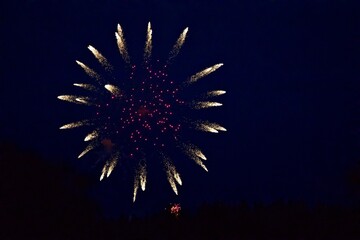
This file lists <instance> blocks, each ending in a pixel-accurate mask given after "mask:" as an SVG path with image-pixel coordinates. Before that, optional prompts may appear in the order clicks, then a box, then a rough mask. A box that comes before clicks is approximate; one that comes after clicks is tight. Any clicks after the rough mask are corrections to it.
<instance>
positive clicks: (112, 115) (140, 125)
mask: <svg viewBox="0 0 360 240" xmlns="http://www.w3.org/2000/svg"><path fill="white" fill-rule="evenodd" d="M187 32H188V28H185V30H184V31H183V32H182V33H181V34H180V36H179V38H178V39H177V41H176V43H175V44H174V46H173V49H172V50H171V51H170V54H169V57H168V60H167V61H165V62H166V63H165V64H163V65H161V64H160V62H159V60H157V61H152V60H151V54H152V33H153V31H152V28H151V24H150V23H148V27H147V35H146V41H145V47H144V62H143V64H142V65H141V66H140V67H138V66H136V65H135V64H133V63H132V62H131V59H130V56H129V54H128V50H127V46H126V42H125V38H124V34H123V30H122V28H121V26H120V25H118V26H117V31H116V32H115V37H116V41H117V46H118V49H119V52H120V55H121V57H122V59H123V60H124V62H125V66H126V67H125V70H126V77H123V76H121V77H119V76H120V75H119V74H118V73H116V72H115V71H116V69H115V68H114V67H113V65H112V64H110V62H109V61H108V59H106V58H105V57H104V56H103V55H102V54H101V53H100V52H99V51H98V50H97V49H96V48H94V47H93V46H90V45H89V46H88V49H89V50H90V51H91V53H92V54H93V55H94V57H95V58H96V59H97V61H98V62H99V64H100V65H101V67H102V68H101V70H99V71H97V70H96V71H95V70H94V69H92V68H90V67H89V66H87V65H85V64H84V63H82V62H80V61H76V63H77V64H78V65H79V66H80V67H81V68H82V69H83V70H84V71H85V73H86V74H87V75H88V76H89V77H90V78H92V79H94V80H95V81H94V82H93V83H91V84H90V83H74V86H76V87H79V88H82V89H83V90H84V91H85V92H87V95H86V96H79V95H61V96H58V98H59V99H60V100H63V101H67V102H71V103H75V104H80V105H85V106H90V107H91V108H92V109H93V111H92V112H93V114H92V116H90V117H88V118H87V119H83V120H80V121H76V122H72V123H68V124H65V125H63V126H61V127H60V129H71V128H77V127H82V126H85V127H88V128H91V129H90V131H89V133H88V134H87V135H86V136H85V138H84V141H85V142H88V145H87V146H86V147H85V149H84V150H83V151H82V152H81V153H80V155H79V156H78V158H81V157H83V156H84V155H85V154H87V153H88V152H90V151H92V150H94V149H100V150H101V151H105V152H106V153H107V156H108V158H107V159H106V160H105V163H104V166H103V168H102V171H101V175H100V180H103V179H104V178H105V177H109V176H110V174H111V173H112V172H113V170H114V168H115V167H116V166H119V165H120V164H119V163H122V162H127V163H129V164H131V165H132V166H133V168H134V171H135V174H134V191H133V201H135V200H136V196H137V192H138V190H139V189H141V190H142V191H144V190H145V188H146V181H147V159H148V158H149V156H153V155H154V154H153V153H154V152H157V153H158V154H157V156H158V158H160V159H161V162H162V163H163V165H164V170H165V172H166V175H167V179H168V182H169V184H170V186H171V188H172V189H173V191H174V192H175V194H178V189H177V185H182V180H181V178H180V174H179V173H178V172H177V170H176V168H175V165H174V164H173V162H172V161H171V159H170V157H168V155H167V152H169V149H173V148H174V147H175V148H177V149H179V150H180V151H182V152H183V153H184V154H185V155H186V156H187V157H188V158H190V159H193V160H194V161H195V163H197V164H198V165H199V166H201V167H202V168H203V169H204V170H206V171H208V169H207V168H206V166H205V164H204V161H205V160H206V157H205V155H204V154H203V153H202V151H201V150H200V149H199V148H198V147H197V146H195V145H193V144H192V143H189V142H185V141H182V140H180V139H182V135H183V134H182V133H183V132H184V130H186V129H195V130H199V131H204V132H209V133H218V132H219V131H226V129H225V128H224V127H222V126H220V125H219V124H217V123H212V122H208V121H201V120H190V121H189V120H188V119H187V120H186V121H185V120H184V119H185V118H184V116H183V113H184V111H186V109H192V110H189V111H195V110H199V109H203V108H211V107H218V106H221V105H222V104H221V103H218V102H211V101H207V99H209V98H212V97H216V96H219V95H223V94H225V91H224V90H212V91H209V92H207V93H206V94H205V95H203V97H202V99H200V100H199V99H198V100H197V101H185V100H184V98H182V96H181V92H182V91H183V90H184V89H186V88H187V87H189V86H191V85H193V84H195V83H196V82H197V81H198V80H199V79H201V78H203V77H205V76H207V75H209V74H210V73H212V72H214V71H216V70H217V69H218V68H220V67H221V66H222V65H223V64H222V63H218V64H215V65H213V66H211V67H208V68H205V69H204V70H201V71H199V72H198V73H195V74H193V75H191V76H190V77H189V78H188V79H186V80H184V81H182V82H181V83H177V82H176V81H175V80H174V79H173V78H171V76H170V77H169V75H168V68H169V64H171V63H172V61H173V59H174V58H175V57H176V56H177V55H178V53H179V51H180V49H181V47H182V46H183V44H184V42H185V39H186V34H187ZM120 78H121V79H120ZM184 109H185V110H184ZM189 125H191V126H189ZM153 158H154V157H153Z"/></svg>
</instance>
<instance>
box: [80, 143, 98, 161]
mask: <svg viewBox="0 0 360 240" xmlns="http://www.w3.org/2000/svg"><path fill="white" fill-rule="evenodd" d="M96 146H97V143H95V142H91V143H90V144H89V145H88V146H87V147H86V148H85V149H84V151H82V152H81V153H80V155H79V156H78V158H81V157H82V156H84V155H85V154H87V153H88V152H90V151H91V150H93V149H94V148H95V147H96Z"/></svg>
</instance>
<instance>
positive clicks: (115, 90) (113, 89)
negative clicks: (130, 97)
mask: <svg viewBox="0 0 360 240" xmlns="http://www.w3.org/2000/svg"><path fill="white" fill-rule="evenodd" d="M105 88H106V90H108V91H109V92H110V93H112V94H113V95H115V96H117V97H120V96H121V95H122V94H121V90H120V88H118V87H117V86H115V85H111V84H106V85H105Z"/></svg>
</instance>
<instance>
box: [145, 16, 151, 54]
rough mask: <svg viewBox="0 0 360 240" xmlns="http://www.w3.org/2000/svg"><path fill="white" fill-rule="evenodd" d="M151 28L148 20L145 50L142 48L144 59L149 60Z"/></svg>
mask: <svg viewBox="0 0 360 240" xmlns="http://www.w3.org/2000/svg"><path fill="white" fill-rule="evenodd" d="M151 41H152V29H151V24H150V22H149V23H148V27H147V35H146V43H145V50H144V60H149V58H150V56H151V50H152V44H151Z"/></svg>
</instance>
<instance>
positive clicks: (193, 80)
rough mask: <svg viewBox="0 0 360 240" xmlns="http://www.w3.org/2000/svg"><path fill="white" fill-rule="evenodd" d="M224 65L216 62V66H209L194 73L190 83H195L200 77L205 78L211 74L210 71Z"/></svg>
mask: <svg viewBox="0 0 360 240" xmlns="http://www.w3.org/2000/svg"><path fill="white" fill-rule="evenodd" d="M222 65H224V64H223V63H219V64H215V65H214V66H211V67H208V68H206V69H204V70H202V71H200V72H198V73H196V74H194V75H192V76H191V77H190V79H189V83H194V82H196V81H197V80H199V79H200V78H203V77H205V76H207V75H209V74H210V73H212V72H214V71H216V70H217V69H218V68H220V67H221V66H222Z"/></svg>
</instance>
